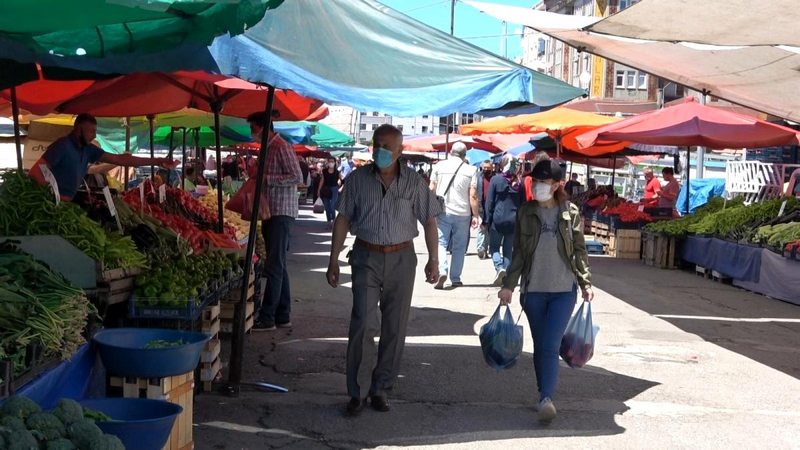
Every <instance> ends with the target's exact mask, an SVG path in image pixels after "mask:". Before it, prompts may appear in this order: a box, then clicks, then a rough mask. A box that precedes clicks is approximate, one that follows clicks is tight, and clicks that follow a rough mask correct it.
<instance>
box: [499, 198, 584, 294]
mask: <svg viewBox="0 0 800 450" xmlns="http://www.w3.org/2000/svg"><path fill="white" fill-rule="evenodd" d="M538 207H539V203H538V202H535V201H534V202H527V203H525V204H523V205H522V206H520V208H519V210H518V211H517V223H516V228H515V235H514V251H513V252H512V257H511V265H510V266H509V267H508V270H507V272H506V279H505V282H504V284H503V287H504V288H506V289H510V290H514V288H515V287H517V285H518V284H519V281H520V277H527V276H528V273H530V270H531V267H532V265H533V258H534V256H535V249H536V246H537V244H538V243H539V233H540V231H541V227H542V223H541V221H540V220H539V217H538V216H537V215H536V208H538ZM559 215H560V219H559V221H558V232H559V236H560V237H561V240H560V242H559V245H558V253H559V254H560V255H561V257H562V258H563V259H564V261H565V262H566V263H567V265H568V266H569V267H571V268H572V272H573V273H575V278H577V280H578V284H579V285H580V287H581V288H582V289H585V288H587V287H591V285H592V281H591V273H589V255H588V253H586V241H585V239H584V237H583V223H582V221H581V216H580V212H579V210H578V207H577V206H576V205H574V204H572V203H570V202H565V203H563V204H561V205H559Z"/></svg>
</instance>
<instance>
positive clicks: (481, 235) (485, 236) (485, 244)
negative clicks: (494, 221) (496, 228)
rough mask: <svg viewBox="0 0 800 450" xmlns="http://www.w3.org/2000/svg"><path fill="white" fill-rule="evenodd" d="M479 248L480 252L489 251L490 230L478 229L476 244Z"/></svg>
mask: <svg viewBox="0 0 800 450" xmlns="http://www.w3.org/2000/svg"><path fill="white" fill-rule="evenodd" d="M476 244H477V246H478V251H481V250H483V251H485V252H487V251H489V230H488V229H483V227H481V228H478V238H477V242H476Z"/></svg>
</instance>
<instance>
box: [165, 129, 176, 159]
mask: <svg viewBox="0 0 800 450" xmlns="http://www.w3.org/2000/svg"><path fill="white" fill-rule="evenodd" d="M174 143H175V127H170V129H169V152H167V158H169V159H172V146H173V144H174Z"/></svg>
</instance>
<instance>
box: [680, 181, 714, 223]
mask: <svg viewBox="0 0 800 450" xmlns="http://www.w3.org/2000/svg"><path fill="white" fill-rule="evenodd" d="M689 183H690V184H691V192H690V195H689V211H690V212H694V211H695V210H696V209H697V208H699V207H701V206H703V205H705V204H706V203H708V201H709V200H711V199H712V198H714V197H720V196H722V194H723V193H725V180H724V179H723V178H702V179H698V180H689ZM675 207H676V208H677V209H678V211H680V213H681V214H686V183H684V184H683V186H681V192H680V193H679V194H678V200H677V201H676V202H675Z"/></svg>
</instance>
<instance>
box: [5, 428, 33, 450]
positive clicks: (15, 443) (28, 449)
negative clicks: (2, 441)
mask: <svg viewBox="0 0 800 450" xmlns="http://www.w3.org/2000/svg"><path fill="white" fill-rule="evenodd" d="M8 450H39V443H38V442H36V438H35V437H33V435H32V434H31V432H30V431H28V430H14V431H12V432H11V434H9V435H8Z"/></svg>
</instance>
